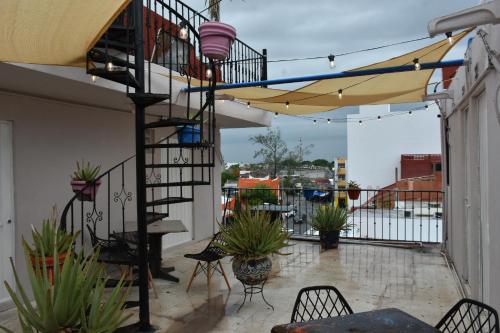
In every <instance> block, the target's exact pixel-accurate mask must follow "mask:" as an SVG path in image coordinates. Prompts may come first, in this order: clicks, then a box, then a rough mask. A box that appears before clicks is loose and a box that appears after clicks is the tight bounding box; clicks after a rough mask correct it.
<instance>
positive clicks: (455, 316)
mask: <svg viewBox="0 0 500 333" xmlns="http://www.w3.org/2000/svg"><path fill="white" fill-rule="evenodd" d="M436 328H437V329H438V330H440V331H441V332H450V333H451V332H457V333H458V332H461V333H462V332H463V333H469V332H470V333H499V325H498V313H497V312H496V310H495V309H493V308H492V307H491V306H489V305H486V304H484V303H481V302H478V301H475V300H472V299H468V298H464V299H462V300H460V301H458V303H457V304H455V305H454V306H453V307H452V308H451V309H450V311H448V312H447V313H446V314H445V315H444V317H443V319H441V320H440V321H439V323H438V324H437V325H436Z"/></svg>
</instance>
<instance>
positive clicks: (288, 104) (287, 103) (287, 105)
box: [285, 101, 290, 110]
mask: <svg viewBox="0 0 500 333" xmlns="http://www.w3.org/2000/svg"><path fill="white" fill-rule="evenodd" d="M285 106H286V109H287V110H288V109H289V108H290V102H288V101H286V103H285Z"/></svg>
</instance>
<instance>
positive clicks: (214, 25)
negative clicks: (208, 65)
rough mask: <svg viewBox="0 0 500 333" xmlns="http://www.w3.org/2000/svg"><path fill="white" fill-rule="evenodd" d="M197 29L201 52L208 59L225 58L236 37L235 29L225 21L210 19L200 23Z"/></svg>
mask: <svg viewBox="0 0 500 333" xmlns="http://www.w3.org/2000/svg"><path fill="white" fill-rule="evenodd" d="M199 31H200V39H201V40H200V43H201V51H202V52H203V54H204V55H205V56H206V57H208V58H210V59H215V60H224V59H226V58H227V56H228V55H229V49H230V48H231V44H232V43H233V41H234V39H235V38H236V29H235V28H234V27H232V26H230V25H229V24H226V23H221V22H215V21H210V22H205V23H202V24H200V28H199Z"/></svg>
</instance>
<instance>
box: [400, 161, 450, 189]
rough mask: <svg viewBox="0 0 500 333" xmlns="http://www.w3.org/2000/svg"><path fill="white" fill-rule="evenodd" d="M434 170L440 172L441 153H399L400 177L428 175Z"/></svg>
mask: <svg viewBox="0 0 500 333" xmlns="http://www.w3.org/2000/svg"><path fill="white" fill-rule="evenodd" d="M436 172H438V173H439V174H441V154H404V155H401V179H406V178H413V177H421V176H428V175H432V174H434V173H436ZM439 189H441V188H439Z"/></svg>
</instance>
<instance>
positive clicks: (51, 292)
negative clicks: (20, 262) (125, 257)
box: [0, 247, 128, 333]
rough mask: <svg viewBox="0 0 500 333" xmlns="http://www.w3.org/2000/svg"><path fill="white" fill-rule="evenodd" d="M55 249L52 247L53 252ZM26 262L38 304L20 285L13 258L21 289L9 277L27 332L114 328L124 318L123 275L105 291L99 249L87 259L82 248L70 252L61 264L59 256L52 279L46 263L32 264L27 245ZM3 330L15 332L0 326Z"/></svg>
mask: <svg viewBox="0 0 500 333" xmlns="http://www.w3.org/2000/svg"><path fill="white" fill-rule="evenodd" d="M56 254H57V249H56V248H55V247H54V249H53V255H56ZM25 255H26V266H27V269H28V276H29V281H30V286H31V290H32V291H33V298H34V303H35V304H34V305H32V302H31V300H30V298H29V297H28V294H27V292H26V289H25V288H24V287H23V286H22V284H21V281H20V279H19V276H18V273H17V270H16V269H15V267H14V263H13V262H12V259H11V266H12V270H13V271H14V278H15V282H16V286H17V291H16V292H15V291H14V289H13V288H12V287H11V286H10V285H9V284H8V283H7V282H5V286H6V289H7V291H8V292H9V294H10V296H11V297H12V300H13V302H14V303H15V305H16V307H17V310H18V315H19V322H20V325H21V328H22V332H23V333H63V332H79V333H112V332H114V331H115V330H116V329H117V328H118V327H119V326H120V325H121V324H122V323H123V322H124V321H125V320H126V319H128V316H125V315H124V313H123V305H124V303H125V300H126V298H127V296H128V288H125V283H124V280H123V277H122V279H121V280H120V281H119V283H118V285H117V286H116V287H115V288H114V289H113V290H112V291H111V293H109V294H108V296H107V297H106V296H105V285H106V280H105V278H104V277H105V275H104V270H103V268H102V266H101V265H100V264H99V263H98V262H97V258H98V255H99V251H98V250H97V251H96V252H94V254H93V255H92V256H91V257H89V258H85V257H84V256H83V253H80V254H79V255H76V254H75V253H74V252H70V253H69V254H68V255H67V256H66V259H65V261H64V264H63V265H62V267H59V263H58V262H57V261H55V270H54V279H53V281H50V280H49V278H48V277H47V267H46V265H45V263H44V262H43V263H42V264H40V263H37V264H36V265H35V267H33V266H32V264H31V260H30V257H29V250H28V249H26V248H25ZM0 328H1V329H2V330H4V331H5V332H9V333H13V332H12V331H10V330H8V329H7V328H5V327H2V326H0Z"/></svg>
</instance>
